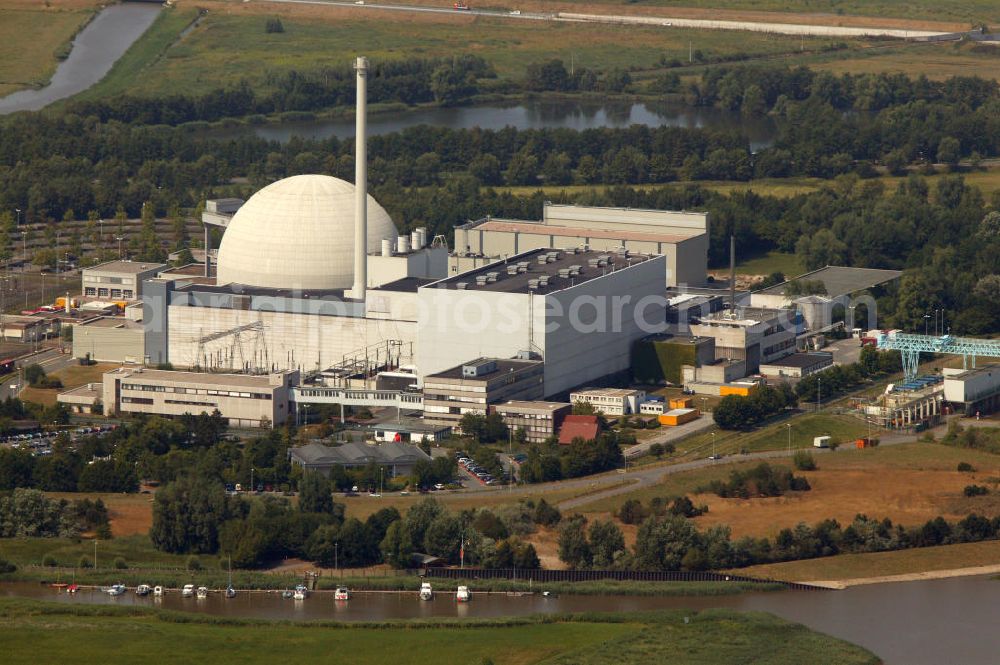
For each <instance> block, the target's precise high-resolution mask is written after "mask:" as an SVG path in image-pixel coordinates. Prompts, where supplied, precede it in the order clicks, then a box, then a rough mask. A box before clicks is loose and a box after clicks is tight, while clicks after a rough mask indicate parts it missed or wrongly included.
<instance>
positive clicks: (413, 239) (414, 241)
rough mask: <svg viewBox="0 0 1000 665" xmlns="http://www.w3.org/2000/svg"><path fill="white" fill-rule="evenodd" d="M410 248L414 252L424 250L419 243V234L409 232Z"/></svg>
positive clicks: (422, 245)
mask: <svg viewBox="0 0 1000 665" xmlns="http://www.w3.org/2000/svg"><path fill="white" fill-rule="evenodd" d="M410 247H412V248H413V251H415V252H416V251H417V250H421V249H423V248H424V244H423V243H422V242H420V233H418V232H417V231H411V232H410Z"/></svg>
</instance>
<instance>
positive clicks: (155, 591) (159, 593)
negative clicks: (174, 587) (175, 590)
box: [153, 584, 163, 598]
mask: <svg viewBox="0 0 1000 665" xmlns="http://www.w3.org/2000/svg"><path fill="white" fill-rule="evenodd" d="M162 595H163V587H161V586H160V585H159V584H157V585H156V586H154V587H153V596H155V597H157V598H158V597H160V596H162Z"/></svg>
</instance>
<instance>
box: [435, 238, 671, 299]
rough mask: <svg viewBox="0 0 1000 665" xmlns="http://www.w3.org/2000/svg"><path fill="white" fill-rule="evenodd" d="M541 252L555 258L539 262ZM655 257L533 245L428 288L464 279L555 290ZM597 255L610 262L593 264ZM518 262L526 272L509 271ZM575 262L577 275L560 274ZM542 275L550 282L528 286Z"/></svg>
mask: <svg viewBox="0 0 1000 665" xmlns="http://www.w3.org/2000/svg"><path fill="white" fill-rule="evenodd" d="M541 254H550V255H551V256H552V257H553V260H552V261H551V262H546V263H544V264H541V263H538V256H539V255H541ZM652 258H653V256H652V255H649V254H635V253H632V252H629V253H628V255H627V256H626V255H625V254H618V253H615V252H603V251H602V252H598V251H595V250H581V249H577V250H575V251H574V250H573V249H570V250H566V249H556V248H549V249H545V248H541V249H533V250H530V251H527V252H523V253H521V254H515V255H514V256H511V257H509V258H507V259H503V260H500V261H496V262H494V263H491V264H489V265H486V266H482V267H479V268H475V269H473V270H469V271H467V272H464V273H462V274H460V275H453V276H451V277H446V278H444V279H441V280H438V281H436V282H434V283H433V284H431V285H430V286H428V288H435V289H457V288H458V287H457V286H456V285H457V284H460V283H464V284H465V289H466V290H467V291H493V292H503V293H528V292H529V291H531V292H534V293H552V292H554V291H561V290H563V289H566V288H569V287H570V286H575V285H578V284H583V283H584V282H589V281H590V280H593V279H597V278H599V277H603V276H604V275H606V274H608V273H609V272H613V271H618V270H625V269H627V268H628V267H629V266H632V265H635V264H637V263H642V262H644V261H649V260H650V259H652ZM598 259H605V260H607V261H608V262H609V263H608V265H607V266H603V267H601V266H592V265H590V261H591V260H595V261H596V260H598ZM519 263H520V264H523V266H524V268H525V270H524V271H523V272H519V273H517V274H515V275H510V274H508V273H507V270H508V266H516V265H518V264H519ZM574 266H578V267H579V268H580V272H579V274H578V275H576V276H573V277H561V276H560V275H559V271H560V270H566V269H569V268H571V267H574ZM480 275H483V276H491V275H493V276H495V277H496V281H495V282H487V283H486V284H483V285H482V286H480V285H478V284H477V283H476V277H477V276H480ZM542 276H546V277H548V280H549V283H548V286H546V287H539V288H538V289H534V290H532V289H529V288H528V282H529V280H536V279H538V278H539V277H542Z"/></svg>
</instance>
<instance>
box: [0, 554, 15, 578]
mask: <svg viewBox="0 0 1000 665" xmlns="http://www.w3.org/2000/svg"><path fill="white" fill-rule="evenodd" d="M16 570H17V566H15V565H14V564H12V563H11V562H10V561H8V560H7V559H4V558H3V557H0V575H4V574H6V573H13V572H14V571H16Z"/></svg>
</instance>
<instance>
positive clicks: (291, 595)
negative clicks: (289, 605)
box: [281, 589, 295, 600]
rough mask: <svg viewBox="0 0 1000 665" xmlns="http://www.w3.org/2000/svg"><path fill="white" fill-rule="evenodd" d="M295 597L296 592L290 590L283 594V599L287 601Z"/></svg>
mask: <svg viewBox="0 0 1000 665" xmlns="http://www.w3.org/2000/svg"><path fill="white" fill-rule="evenodd" d="M293 596H295V592H294V591H289V590H288V589H285V590H284V591H282V592H281V597H282V598H284V599H286V600H287V599H288V598H292V597H293Z"/></svg>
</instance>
